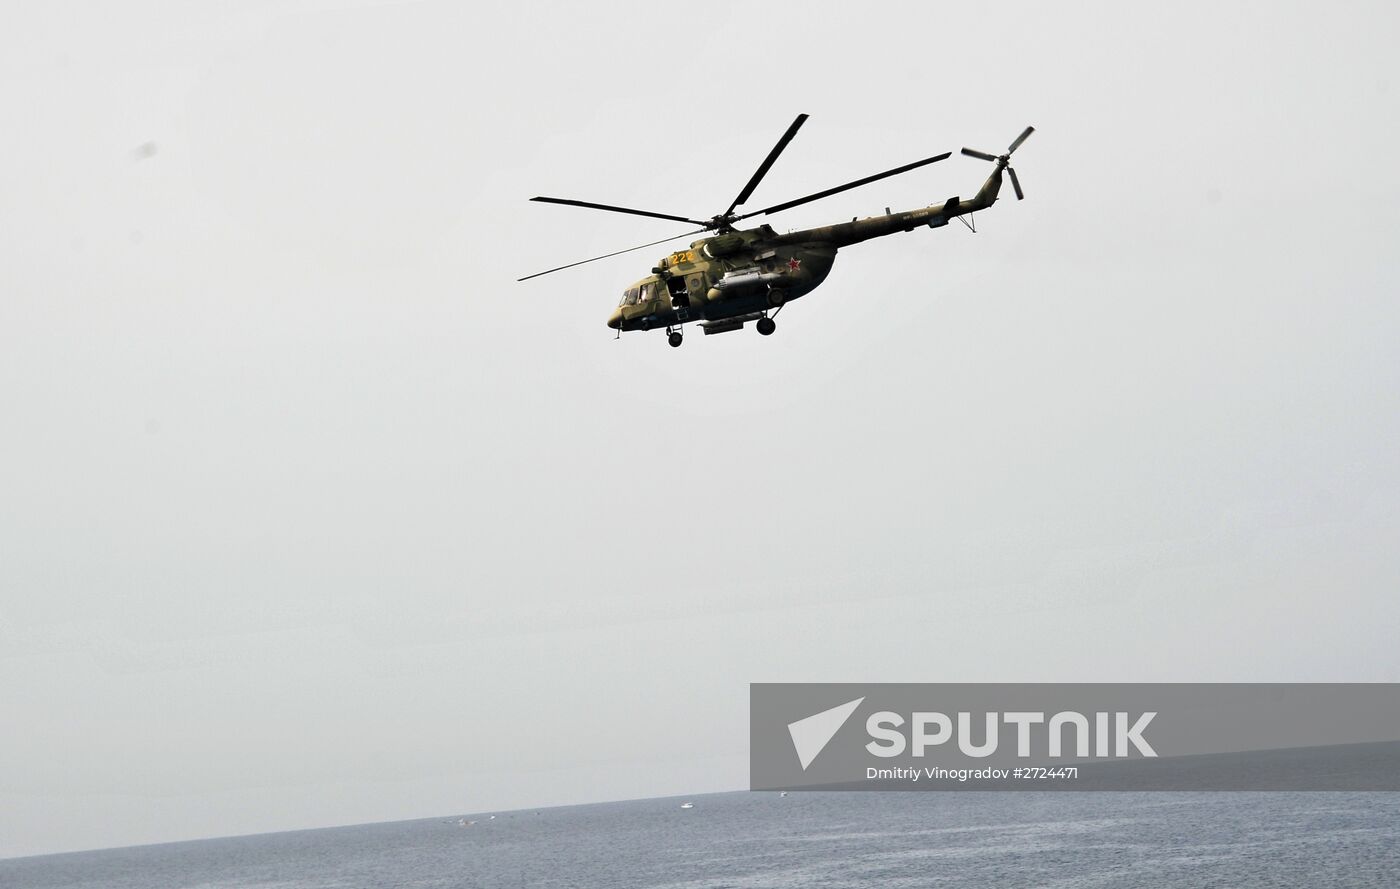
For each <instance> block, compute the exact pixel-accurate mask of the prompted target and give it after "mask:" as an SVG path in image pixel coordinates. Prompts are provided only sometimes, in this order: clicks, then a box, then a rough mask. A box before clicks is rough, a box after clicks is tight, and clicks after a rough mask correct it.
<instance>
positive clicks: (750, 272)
mask: <svg viewBox="0 0 1400 889" xmlns="http://www.w3.org/2000/svg"><path fill="white" fill-rule="evenodd" d="M806 121H807V115H805V114H799V115H797V119H796V120H794V121H793V122H792V125H791V126H789V127H788V128H787V132H785V133H783V136H782V138H781V139H779V140H778V144H777V145H775V146H773V150H772V151H770V152H768V156H767V157H766V158H764V159H763V163H762V164H759V167H758V170H757V171H755V172H754V174H753V176H752V177H751V178H750V179H749V181H748V184H746V185H745V186H744V188H743V190H742V191H740V192H739V195H738V197H736V198H734V200H733V201H731V202H730V204H729V208H728V209H727V210H725V211H724V212H723V213H720V214H718V215H717V216H712V217H710V218H709V219H708V220H701V219H691V218H689V217H686V216H674V215H672V214H669V213H653V212H651V211H648V210H633V209H630V208H628V207H615V206H612V205H609V204H594V203H590V202H588V201H575V200H569V199H566V198H548V197H533V198H530V200H532V201H541V202H543V203H546V204H566V205H568V206H571V207H586V208H588V209H591V210H607V211H609V212H612V213H630V214H631V215H633V216H649V217H651V218H653V219H668V220H674V221H676V222H688V223H690V224H692V225H698V226H700V228H699V229H698V230H696V231H690V232H684V233H682V234H679V235H673V236H671V237H669V238H662V239H661V240H659V241H652V242H650V243H647V244H640V245H638V246H636V247H628V248H627V249H625V250H617V251H614V252H612V253H606V254H604V255H602V256H594V257H592V258H590V259H584V260H580V261H578V262H571V263H569V264H568V265H561V266H559V267H557V268H552V269H547V270H545V271H543V272H536V273H535V274H533V275H526V276H525V277H523V278H519V279H518V280H519V281H528V280H530V279H531V278H538V277H540V276H541V275H548V274H551V273H553V272H559V271H563V270H564V269H571V268H573V267H575V266H580V265H583V264H584V263H589V262H596V261H597V260H600V259H607V258H609V257H612V256H619V255H621V254H623V253H630V252H632V251H633V250H642V249H645V248H647V247H654V246H656V245H657V244H664V243H666V242H667V241H674V240H678V239H680V238H685V237H689V236H691V235H697V234H702V233H704V232H713V233H714V235H713V236H712V237H706V238H701V239H700V240H698V241H694V242H692V243H691V245H690V249H688V250H680V251H676V252H674V253H671V254H670V255H669V256H666V257H663V258H662V259H661V260H660V261H659V262H657V264H656V266H655V267H654V268H652V270H651V275H649V276H648V277H646V278H643V279H641V280H640V281H638V282H636V283H635V284H633V285H632V286H630V287H628V288H627V290H626V291H624V292H623V295H622V300H621V301H620V302H619V303H618V305H617V308H615V309H613V312H612V315H611V316H610V317H609V318H608V327H610V328H612V329H613V330H616V331H617V335H618V336H621V335H622V332H623V331H624V330H654V329H660V328H665V330H666V333H667V340H668V341H669V343H670V344H671V346H673V347H675V346H679V345H680V344H681V343H682V342H683V341H684V332H683V329H682V328H683V327H684V325H685V324H686V323H687V322H692V321H694V322H698V323H699V325H700V328H701V330H703V331H704V332H705V334H706V335H709V334H715V333H727V332H729V331H732V330H739V329H740V328H742V327H743V326H744V325H745V324H747V323H748V322H750V321H756V322H757V324H756V325H755V327H757V328H758V332H759V333H760V334H762V335H763V336H771V335H772V334H773V332H774V331H775V330H777V328H778V325H777V323H776V322H775V321H774V320H773V319H774V317H775V316H776V315H777V314H778V312H779V311H780V310H781V309H782V308H783V306H785V305H787V304H788V303H790V302H792V301H793V300H795V299H798V298H800V297H802V296H805V295H807V294H808V293H811V292H812V291H813V290H815V289H816V288H817V286H818V285H819V284H821V283H822V281H824V280H826V276H827V275H828V274H830V272H831V265H832V263H833V262H834V261H835V260H836V251H837V250H839V249H840V248H842V247H849V246H850V245H852V244H859V243H860V242H861V241H868V240H870V239H871V238H880V237H884V236H885V235H892V234H894V233H895V232H908V231H913V230H914V229H915V228H917V227H919V226H923V225H926V226H928V227H929V228H939V227H941V226H944V225H947V224H948V223H949V222H950V221H951V220H953V219H957V218H959V217H962V216H968V217H969V218H971V214H972V213H973V212H975V211H977V210H982V209H984V208H986V207H990V206H991V205H992V204H993V203H995V202H996V199H997V194H998V193H999V192H1000V191H1001V182H1002V171H1003V170H1004V171H1006V173H1007V174H1008V175H1009V176H1010V177H1011V187H1012V188H1013V189H1015V191H1016V199H1017V200H1022V199H1024V198H1025V193H1024V192H1022V191H1021V183H1020V181H1019V180H1018V179H1017V178H1016V171H1015V170H1014V169H1012V168H1011V155H1012V154H1014V153H1015V151H1016V149H1017V148H1020V147H1021V143H1022V142H1025V141H1026V139H1027V138H1029V137H1030V134H1031V133H1033V132H1035V128H1034V127H1026V128H1025V130H1024V131H1022V133H1021V135H1019V136H1017V137H1016V139H1015V141H1013V142H1012V143H1011V145H1010V147H1008V148H1007V149H1006V153H1005V154H1002V155H994V154H987V153H986V152H983V151H974V150H973V149H971V148H964V149H963V150H962V153H963V154H965V155H967V156H969V157H975V158H980V159H981V160H985V161H991V162H992V163H994V164H996V169H994V170H993V171H992V174H991V175H990V176H988V177H987V181H986V182H984V183H982V187H981V188H980V189H979V190H978V192H977V195H976V196H975V197H973V198H972V199H971V200H967V201H964V200H962V199H961V198H959V197H951V198H949V199H948V200H946V201H944V202H942V203H941V204H930V205H929V206H927V207H921V208H919V209H917V210H909V211H906V212H901V213H891V212H890V211H889V209H888V208H886V210H885V215H884V216H874V217H870V218H867V219H852V220H851V221H850V222H842V223H837V224H836V225H827V226H822V227H820V228H809V229H803V230H802V231H795V232H788V233H787V234H778V233H777V232H776V231H774V230H773V228H772V226H769V225H766V224H764V225H759V226H756V227H754V228H751V229H739V228H735V227H734V224H735V223H736V222H740V221H742V220H745V219H750V218H752V217H754V216H763V215H771V214H773V213H778V212H780V211H782V210H788V209H791V208H793V207H797V206H800V205H802V204H807V203H810V202H812V201H816V200H820V199H822V198H826V197H831V196H832V195H834V194H838V193H840V192H843V191H847V190H849V189H852V188H858V187H860V186H862V185H868V184H870V183H871V182H877V181H879V180H881V179H886V178H888V177H890V176H897V175H899V174H900V173H907V172H909V171H910V170H915V169H918V168H919V167H923V166H927V165H928V164H932V163H937V162H938V161H941V160H945V159H946V158H948V157H950V156H951V155H952V152H944V153H943V154H939V155H935V156H933V157H926V158H924V159H923V160H917V161H914V162H913V163H911V164H905V165H904V166H902V167H895V168H894V169H893V170H886V171H885V172H883V173H876V174H875V175H873V176H866V177H865V178H863V179H857V180H855V181H854V182H847V183H845V184H844V185H838V186H836V187H835V188H828V189H825V190H823V191H819V192H816V193H815V194H809V195H807V196H805V197H800V198H797V199H795V200H791V201H784V202H783V203H781V204H774V205H773V206H771V207H764V208H763V209H762V210H753V211H751V212H748V213H736V212H735V211H736V209H737V208H739V207H740V206H742V205H743V204H744V203H745V202H746V201H748V199H749V197H750V196H751V195H752V194H753V191H754V189H755V188H757V187H758V184H759V182H761V181H763V177H764V176H765V175H767V173H768V170H769V168H771V167H772V166H773V162H774V161H776V160H777V159H778V155H780V154H782V152H783V149H785V148H787V145H788V143H789V142H791V141H792V137H793V136H795V135H797V131H798V130H799V129H800V128H801V127H802V124H804V123H805V122H806ZM959 221H960V222H962V223H963V224H964V225H967V226H968V228H970V229H972V230H973V231H976V228H975V227H974V226H973V225H972V224H970V223H969V221H968V220H967V219H959Z"/></svg>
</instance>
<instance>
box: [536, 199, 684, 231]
mask: <svg viewBox="0 0 1400 889" xmlns="http://www.w3.org/2000/svg"><path fill="white" fill-rule="evenodd" d="M530 200H532V201H539V202H541V203H544V204H566V205H568V206H570V207H587V208H589V209H590V210H610V211H612V212H613V213H631V214H632V215H633V216H650V217H652V218H653V219H671V220H674V221H676V222H689V223H690V224H691V225H705V224H706V222H705V220H703V219H689V218H687V217H685V216H672V215H670V214H669V213H652V212H651V211H650V210H632V209H630V208H628V207H614V206H611V205H610V204H591V203H589V202H588V201H571V200H568V199H566V198H530Z"/></svg>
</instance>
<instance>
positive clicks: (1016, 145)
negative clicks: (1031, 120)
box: [1006, 127, 1035, 154]
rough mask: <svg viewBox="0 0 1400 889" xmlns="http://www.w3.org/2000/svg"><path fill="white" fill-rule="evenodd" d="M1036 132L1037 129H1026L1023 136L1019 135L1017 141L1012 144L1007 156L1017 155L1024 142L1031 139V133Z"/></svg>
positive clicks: (1007, 150)
mask: <svg viewBox="0 0 1400 889" xmlns="http://www.w3.org/2000/svg"><path fill="white" fill-rule="evenodd" d="M1034 132H1035V127H1026V129H1025V131H1024V132H1022V133H1021V135H1019V136H1017V137H1016V141H1015V142H1012V143H1011V147H1010V148H1008V149H1006V153H1007V154H1013V153H1015V151H1016V149H1018V148H1020V147H1021V143H1022V142H1024V141H1026V140H1027V139H1029V138H1030V137H1031V133H1034Z"/></svg>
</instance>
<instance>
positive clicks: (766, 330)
mask: <svg viewBox="0 0 1400 889" xmlns="http://www.w3.org/2000/svg"><path fill="white" fill-rule="evenodd" d="M757 326H758V332H759V333H760V334H762V335H763V336H772V335H773V331H775V330H777V329H778V322H776V321H774V320H773V319H772V318H759V319H758V325H757Z"/></svg>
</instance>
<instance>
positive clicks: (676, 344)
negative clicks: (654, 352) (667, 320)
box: [666, 332, 683, 349]
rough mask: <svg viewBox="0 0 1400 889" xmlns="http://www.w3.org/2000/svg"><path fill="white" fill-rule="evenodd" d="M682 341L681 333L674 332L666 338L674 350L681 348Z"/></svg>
mask: <svg viewBox="0 0 1400 889" xmlns="http://www.w3.org/2000/svg"><path fill="white" fill-rule="evenodd" d="M682 339H683V338H682V337H681V335H680V334H679V333H675V332H672V334H671V335H670V336H668V337H666V342H668V343H670V344H671V348H672V349H678V348H680V345H681V340H682Z"/></svg>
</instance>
